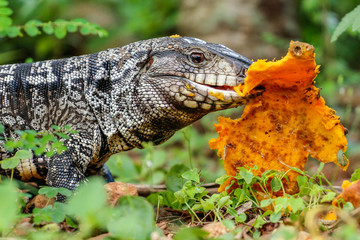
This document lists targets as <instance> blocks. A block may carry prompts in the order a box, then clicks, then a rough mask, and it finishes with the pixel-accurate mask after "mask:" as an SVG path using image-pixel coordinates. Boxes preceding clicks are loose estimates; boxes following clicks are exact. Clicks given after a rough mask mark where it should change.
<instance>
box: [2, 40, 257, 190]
mask: <svg viewBox="0 0 360 240" xmlns="http://www.w3.org/2000/svg"><path fill="white" fill-rule="evenodd" d="M251 63H252V62H251V61H250V60H248V59H246V58H245V57H243V56H242V55H240V54H238V53H236V52H234V51H232V50H230V49H229V48H227V47H225V46H223V45H220V44H213V43H207V42H205V41H202V40H199V39H196V38H191V37H163V38H156V39H150V40H145V41H140V42H135V43H131V44H129V45H126V46H124V47H120V48H114V49H108V50H105V51H102V52H99V53H94V54H89V55H84V56H77V57H70V58H65V59H59V60H49V61H41V62H34V63H23V64H11V65H3V66H0V105H1V118H0V123H1V124H2V125H4V127H5V133H4V135H5V138H6V139H11V138H16V135H15V133H14V131H15V130H25V129H34V130H36V131H46V130H50V129H51V125H58V126H64V125H68V126H71V128H72V129H75V130H77V131H79V134H74V135H72V136H71V138H70V139H69V140H66V142H65V145H66V146H67V150H66V151H64V152H63V153H62V154H60V155H55V156H53V157H51V158H47V157H45V156H35V155H34V157H33V158H32V159H27V160H22V161H21V163H20V164H19V165H18V166H17V167H16V168H15V175H14V176H15V177H16V178H19V179H21V180H23V181H37V182H41V181H42V182H43V183H46V184H47V185H49V186H54V187H65V188H68V189H71V190H72V189H74V188H76V187H77V186H78V185H79V183H80V182H81V181H84V180H86V177H87V176H89V175H94V174H102V175H105V176H106V175H107V176H108V178H111V177H110V176H111V175H109V174H108V173H107V171H105V170H104V163H105V162H106V160H107V159H108V158H109V156H110V155H111V154H113V153H118V152H121V151H126V150H130V149H132V148H141V147H142V142H149V141H152V142H154V144H160V143H162V142H164V141H166V140H167V139H168V138H170V137H171V136H172V135H173V134H174V133H175V132H176V131H177V130H179V129H181V128H183V127H185V126H187V125H189V124H191V123H193V122H194V121H196V120H198V119H200V118H201V117H202V116H204V115H206V114H207V113H209V112H212V111H217V110H221V109H226V108H231V107H236V106H239V105H241V104H244V103H246V102H247V99H244V98H241V97H240V96H238V95H237V94H236V93H235V92H234V91H233V90H232V88H231V87H232V86H236V85H239V84H240V83H243V81H244V77H245V75H246V70H247V68H248V67H249V65H250V64H251ZM12 154H13V153H9V152H6V151H5V150H4V149H3V148H2V150H1V152H0V159H5V158H8V157H11V156H12ZM0 173H1V174H2V175H9V174H10V172H9V170H4V169H0Z"/></svg>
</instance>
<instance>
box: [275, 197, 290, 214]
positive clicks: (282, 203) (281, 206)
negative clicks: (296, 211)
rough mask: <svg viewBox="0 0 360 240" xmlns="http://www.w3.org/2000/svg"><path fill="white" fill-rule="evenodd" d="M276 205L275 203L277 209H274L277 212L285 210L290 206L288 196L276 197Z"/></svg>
mask: <svg viewBox="0 0 360 240" xmlns="http://www.w3.org/2000/svg"><path fill="white" fill-rule="evenodd" d="M274 205H275V209H274V212H275V213H278V212H280V211H284V210H286V208H287V207H288V206H289V203H288V198H286V197H278V198H275V200H274Z"/></svg>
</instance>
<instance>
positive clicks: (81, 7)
mask: <svg viewBox="0 0 360 240" xmlns="http://www.w3.org/2000/svg"><path fill="white" fill-rule="evenodd" d="M9 2H10V4H9V6H8V7H10V8H11V9H12V10H13V14H12V15H11V17H12V19H13V24H15V25H24V24H25V23H26V22H27V21H29V20H40V21H43V22H47V21H55V20H56V19H65V20H70V19H73V18H84V19H86V20H88V21H89V22H92V23H95V24H98V25H100V26H101V27H103V28H105V29H106V30H107V31H108V33H109V34H108V36H107V37H103V38H99V37H98V36H90V35H87V36H84V35H81V34H80V33H68V34H67V36H66V37H65V38H63V39H58V38H56V37H55V36H53V35H46V34H40V35H37V36H35V37H28V36H26V35H24V37H18V38H8V37H1V38H0V64H7V63H15V62H24V61H25V60H26V59H27V58H29V57H30V58H32V59H33V60H34V61H38V60H44V59H52V58H61V57H68V56H73V55H81V54H87V53H92V52H97V51H100V50H104V49H107V48H111V47H117V46H122V45H125V44H127V43H130V42H133V41H137V40H142V39H147V38H153V37H159V36H164V35H171V34H175V33H177V34H180V35H182V36H193V37H199V38H202V39H204V40H207V41H210V42H216V43H222V44H224V45H227V46H228V47H230V48H232V49H234V50H235V51H237V52H240V53H241V54H243V55H244V56H246V57H248V58H251V59H258V58H267V59H274V58H276V59H279V58H280V57H281V56H283V55H285V54H286V52H287V48H288V44H289V41H290V40H299V41H304V42H308V43H310V44H312V45H314V46H315V49H316V54H317V55H316V56H317V58H316V59H317V63H318V64H320V65H321V68H320V71H321V72H320V74H319V76H318V77H317V86H318V87H320V88H322V91H321V94H322V96H323V97H324V98H325V99H326V101H327V104H328V105H329V106H330V107H332V108H334V109H335V110H336V111H337V115H339V116H340V117H341V120H342V123H343V125H344V126H345V127H346V128H348V129H349V130H350V131H349V134H348V135H347V136H348V142H349V146H348V152H347V155H348V158H349V159H350V162H351V164H350V167H349V170H348V171H347V172H342V171H338V168H337V167H336V166H335V165H333V164H327V166H326V167H325V170H324V171H325V173H326V174H327V175H328V177H329V178H330V179H332V180H334V181H336V183H339V182H338V181H339V180H341V179H343V178H348V177H349V176H350V174H351V173H352V172H353V169H355V168H358V167H359V165H360V61H359V56H360V34H359V32H358V33H354V32H351V31H350V30H349V31H348V32H346V33H344V34H342V35H341V36H340V37H339V39H338V40H337V41H336V42H333V43H331V42H330V37H331V34H332V33H333V32H334V29H335V27H336V26H337V25H338V23H339V21H340V19H341V18H342V17H343V16H344V15H345V14H346V13H347V12H349V11H351V10H353V9H354V8H355V7H356V6H357V5H358V4H359V2H358V1H356V0H303V1H300V0H298V1H294V0H292V1H291V0H289V1H282V0H274V1H267V0H258V1H246V0H224V1H220V0H207V1H201V0H77V1H75V0H47V1H46V0H11V1H9ZM241 111H242V108H238V109H231V110H226V111H222V112H217V113H212V114H209V115H208V116H206V117H204V118H203V119H202V120H200V121H199V122H197V123H195V124H193V126H192V127H188V128H186V129H185V130H183V131H179V132H178V133H176V134H175V136H174V137H172V138H171V140H169V141H168V142H166V143H165V144H162V145H160V146H156V147H155V149H153V148H152V147H149V148H147V149H145V150H134V151H130V152H127V153H121V154H118V155H117V156H116V157H113V158H112V159H111V160H110V161H109V165H110V167H111V169H112V171H113V173H114V175H115V176H116V177H117V180H121V181H129V182H141V183H149V184H159V183H163V181H164V177H165V174H166V172H167V171H168V169H169V168H170V167H171V166H173V165H175V164H178V163H184V164H186V165H188V166H189V165H190V163H189V152H190V155H191V158H192V162H193V165H194V167H197V168H198V169H201V173H202V176H203V178H204V180H205V181H207V182H212V181H214V180H215V179H216V178H217V177H219V176H221V175H222V174H224V170H223V166H222V161H220V160H219V158H218V157H217V156H216V153H215V152H214V151H212V150H210V149H209V147H208V140H209V139H211V138H214V137H216V136H217V134H216V132H215V130H214V127H213V124H214V123H217V120H216V119H217V117H218V116H219V115H224V116H231V117H233V118H237V117H240V116H241ZM188 139H189V140H188ZM189 146H190V148H189ZM307 165H308V166H307V168H308V169H309V170H310V171H311V170H312V169H313V168H316V166H317V162H316V161H315V160H310V161H309V163H308V164H307Z"/></svg>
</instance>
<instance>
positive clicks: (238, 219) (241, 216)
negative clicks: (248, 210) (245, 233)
mask: <svg viewBox="0 0 360 240" xmlns="http://www.w3.org/2000/svg"><path fill="white" fill-rule="evenodd" d="M246 219H247V216H246V214H245V213H240V214H239V215H238V216H236V217H235V221H236V222H239V223H243V222H245V221H246Z"/></svg>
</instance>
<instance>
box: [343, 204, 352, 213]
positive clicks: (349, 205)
mask: <svg viewBox="0 0 360 240" xmlns="http://www.w3.org/2000/svg"><path fill="white" fill-rule="evenodd" d="M343 210H345V211H346V212H351V211H352V210H354V205H353V204H352V203H351V202H346V203H345V204H344V205H343Z"/></svg>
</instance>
